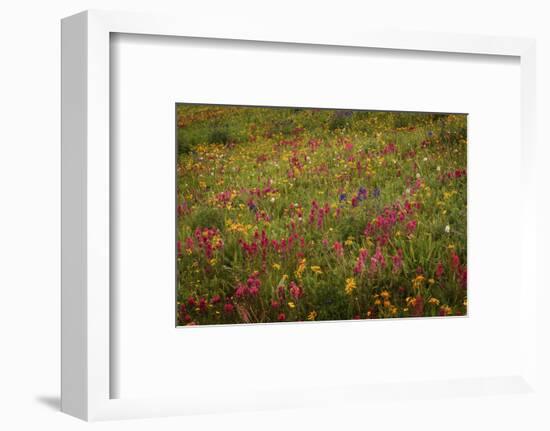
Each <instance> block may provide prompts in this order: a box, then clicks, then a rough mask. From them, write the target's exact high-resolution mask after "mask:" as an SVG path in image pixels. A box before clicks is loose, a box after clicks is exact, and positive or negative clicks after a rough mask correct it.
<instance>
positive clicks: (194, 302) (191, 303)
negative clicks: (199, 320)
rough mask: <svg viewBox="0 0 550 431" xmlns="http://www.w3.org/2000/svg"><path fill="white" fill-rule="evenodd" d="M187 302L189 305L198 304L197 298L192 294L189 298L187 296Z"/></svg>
mask: <svg viewBox="0 0 550 431" xmlns="http://www.w3.org/2000/svg"><path fill="white" fill-rule="evenodd" d="M187 304H188V305H189V307H194V306H195V305H197V302H196V301H195V298H193V297H192V296H190V297H189V298H187Z"/></svg>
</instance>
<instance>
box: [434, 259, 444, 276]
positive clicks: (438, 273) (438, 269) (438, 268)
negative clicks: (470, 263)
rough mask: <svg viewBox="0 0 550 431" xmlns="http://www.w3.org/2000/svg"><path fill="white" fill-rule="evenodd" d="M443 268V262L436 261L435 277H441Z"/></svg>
mask: <svg viewBox="0 0 550 431" xmlns="http://www.w3.org/2000/svg"><path fill="white" fill-rule="evenodd" d="M444 272H445V270H444V269H443V264H442V263H441V262H437V266H436V268H435V276H436V277H437V278H441V276H442V275H443V273H444Z"/></svg>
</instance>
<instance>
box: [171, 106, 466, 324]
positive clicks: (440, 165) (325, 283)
mask: <svg viewBox="0 0 550 431" xmlns="http://www.w3.org/2000/svg"><path fill="white" fill-rule="evenodd" d="M176 120H177V146H178V149H177V152H178V155H177V167H176V170H177V232H176V259H177V286H176V289H177V291H176V297H177V304H176V321H177V324H178V325H205V324H234V323H264V322H295V321H319V320H345V319H379V318H397V317H424V316H459V315H465V314H466V313H467V266H466V263H467V259H466V257H467V254H466V253H467V229H466V227H467V225H466V218H467V217H466V216H467V196H466V192H467V187H466V186H467V170H466V162H467V117H466V115H462V114H460V115H459V114H427V113H405V112H403V113H399V112H374V111H373V112H371V111H347V110H329V109H301V108H266V107H240V106H216V105H187V104H178V105H177V106H176Z"/></svg>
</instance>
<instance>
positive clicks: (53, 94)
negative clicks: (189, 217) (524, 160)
mask: <svg viewBox="0 0 550 431" xmlns="http://www.w3.org/2000/svg"><path fill="white" fill-rule="evenodd" d="M545 3H547V2H545V1H540V2H537V1H533V0H522V1H513V2H502V1H492V0H491V1H484V2H481V1H479V0H461V1H460V2H457V1H452V2H451V1H448V2H444V1H441V0H433V1H429V0H415V1H407V0H402V1H395V0H394V1H392V0H385V1H381V0H378V1H365V0H363V1H359V0H358V1H346V0H339V1H331V2H323V1H321V0H317V1H300V2H298V1H297V0H294V1H292V0H289V1H286V0H278V1H274V0H270V1H268V2H260V1H244V0H242V1H240V0H226V1H208V0H207V1H199V0H193V1H186V0H174V1H170V0H156V1H154V2H153V1H152V0H110V1H109V0H88V1H84V0H58V1H55V2H44V1H37V0H19V1H17V2H15V1H12V2H10V3H6V2H5V3H3V4H2V6H1V9H0V58H1V63H0V293H1V295H0V328H1V329H0V346H1V350H0V428H2V429H6V430H18V429H36V428H38V427H40V428H46V429H50V428H51V429H60V430H63V429H81V428H84V427H85V426H87V425H86V424H84V423H83V422H80V421H77V420H76V419H72V418H70V417H67V416H65V415H63V414H61V413H59V412H58V411H57V409H58V403H59V342H60V340H59V324H60V322H59V303H60V297H59V291H60V287H59V283H60V270H59V265H60V259H59V255H60V241H59V234H60V218H59V216H60V211H59V207H60V192H59V191H60V175H59V172H60V163H59V161H60V151H59V149H60V145H59V129H60V126H59V122H60V115H59V112H60V103H59V102H60V95H59V89H60V76H59V70H60V67H59V65H60V25H59V20H60V19H61V18H62V17H64V16H67V15H70V14H73V13H76V12H79V11H81V10H83V9H90V8H96V9H117V10H134V11H152V12H169V13H172V14H178V13H179V14H190V13H191V14H193V15H196V16H197V19H198V20H202V21H204V23H205V25H215V23H216V22H217V21H218V20H231V21H233V22H234V23H235V25H236V26H238V25H246V23H247V22H248V21H250V20H254V21H261V20H270V21H276V22H280V23H281V28H288V27H293V26H301V27H303V26H308V25H315V26H323V25H325V26H327V27H338V26H342V28H348V29H349V28H355V29H358V30H360V29H361V28H365V27H370V28H381V27H385V28H389V29H394V28H395V29H401V30H422V31H443V32H457V33H465V32H471V33H478V34H492V35H506V36H528V37H536V38H537V42H538V53H537V54H538V108H539V111H538V123H539V128H538V136H539V141H538V142H539V146H538V154H539V156H538V161H539V169H538V175H539V178H538V184H539V190H538V193H539V196H540V206H541V208H540V211H539V215H540V219H539V222H540V226H539V233H540V239H539V263H540V266H541V268H545V267H546V266H547V265H548V263H547V262H548V258H549V254H548V252H547V251H546V247H545V243H546V241H547V240H548V238H549V235H548V234H549V229H548V226H547V223H544V222H543V220H545V219H550V214H549V206H548V200H549V196H550V193H549V191H548V186H549V185H550V181H549V177H550V175H549V170H548V169H547V168H546V166H545V163H548V161H550V149H549V148H548V147H549V145H548V144H549V143H550V139H549V137H550V134H549V132H548V129H547V128H546V123H547V122H548V119H549V118H550V27H549V26H548V19H549V17H550V12H548V11H547V10H546V6H547V5H546V4H545ZM545 144H546V145H545ZM514 199H515V197H513V196H511V197H510V200H511V201H510V202H509V203H510V204H512V205H513V201H514ZM510 234H513V232H510ZM539 276H540V277H544V276H545V274H544V273H542V271H541V274H539ZM549 301H550V295H548V293H543V294H541V296H540V297H539V298H533V303H534V304H535V303H538V306H539V307H540V310H541V311H545V310H546V308H547V304H549ZM549 305H550V304H549ZM541 319H544V322H543V323H545V324H546V328H549V329H550V326H549V325H548V322H549V319H548V318H547V317H541ZM549 332H550V331H549ZM547 338H549V339H550V336H548V337H547ZM540 347H541V360H546V361H547V362H548V363H550V359H549V358H550V356H549V355H548V352H549V349H548V343H546V344H544V345H541V346H540ZM478 405H479V403H478V402H477V401H476V400H475V399H459V400H456V403H455V405H454V406H452V408H451V406H450V405H449V404H443V403H439V402H436V403H434V402H430V403H426V402H415V403H409V404H408V405H398V404H384V403H382V404H380V405H378V406H371V407H369V408H365V409H363V410H360V409H357V408H353V407H352V406H349V407H342V406H341V407H338V408H335V409H330V410H327V409H308V410H295V411H284V412H269V413H250V414H231V415H223V416H217V417H205V416H203V417H191V418H170V419H162V420H154V421H153V420H143V421H131V422H119V423H104V424H96V425H94V426H95V427H97V428H100V429H109V430H111V429H116V430H118V429H128V430H135V429H150V428H153V427H154V428H156V429H192V430H202V429H216V430H217V429H223V430H232V429H239V430H248V429H262V430H285V431H286V430H291V429H327V430H329V429H330V430H333V429H348V428H349V429H367V428H374V427H384V429H403V428H404V427H408V424H410V423H412V422H415V423H418V422H421V423H424V424H425V425H426V428H427V429H431V428H434V429H436V428H437V429H439V428H444V429H447V430H454V429H456V430H466V429H483V428H490V429H529V430H536V429H548V427H549V426H548V423H547V422H543V418H542V417H541V416H538V415H536V414H535V412H536V409H538V408H540V406H536V405H533V404H532V403H530V402H529V399H525V398H522V399H514V398H507V399H506V400H495V402H494V403H484V404H483V410H482V411H480V409H479V407H478ZM544 420H548V418H547V417H546V419H544Z"/></svg>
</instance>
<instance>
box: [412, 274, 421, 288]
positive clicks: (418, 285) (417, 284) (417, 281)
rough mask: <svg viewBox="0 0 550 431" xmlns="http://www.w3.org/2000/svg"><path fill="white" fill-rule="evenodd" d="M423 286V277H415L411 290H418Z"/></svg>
mask: <svg viewBox="0 0 550 431" xmlns="http://www.w3.org/2000/svg"><path fill="white" fill-rule="evenodd" d="M423 284H424V276H423V275H417V276H416V277H415V279H414V280H413V281H412V285H413V289H420V288H421V287H422V286H423Z"/></svg>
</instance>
